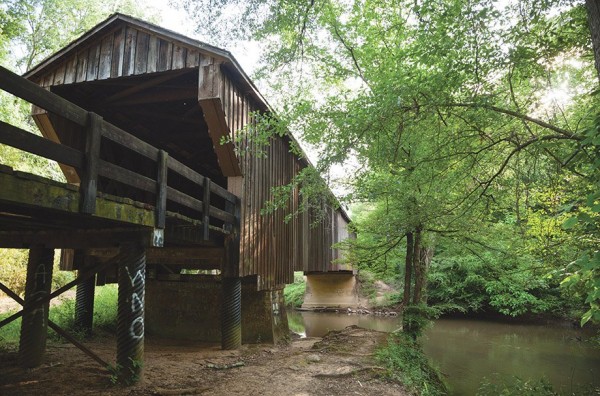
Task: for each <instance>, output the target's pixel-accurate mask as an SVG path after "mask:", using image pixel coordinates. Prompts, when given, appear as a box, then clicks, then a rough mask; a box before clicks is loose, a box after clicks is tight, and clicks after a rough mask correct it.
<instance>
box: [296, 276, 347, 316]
mask: <svg viewBox="0 0 600 396" xmlns="http://www.w3.org/2000/svg"><path fill="white" fill-rule="evenodd" d="M358 306H359V297H358V283H357V281H356V276H355V275H354V274H353V273H352V272H351V271H347V272H325V273H308V274H306V292H305V293H304V303H303V304H302V308H305V309H314V308H356V307H358Z"/></svg>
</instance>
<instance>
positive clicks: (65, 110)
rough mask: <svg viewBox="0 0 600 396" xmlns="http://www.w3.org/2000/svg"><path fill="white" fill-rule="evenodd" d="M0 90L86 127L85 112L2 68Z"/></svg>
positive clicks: (0, 70)
mask: <svg viewBox="0 0 600 396" xmlns="http://www.w3.org/2000/svg"><path fill="white" fill-rule="evenodd" d="M0 89H2V90H4V91H6V92H9V93H11V94H13V95H15V96H18V97H19V98H22V99H24V100H26V101H28V102H29V103H33V104H35V105H37V106H39V107H41V108H43V109H46V110H48V111H50V112H52V113H55V114H57V115H59V116H61V117H64V118H66V119H68V120H71V121H73V122H75V123H76V124H78V125H81V126H85V125H86V122H87V118H88V116H87V111H86V110H84V109H82V108H81V107H79V106H77V105H75V104H73V103H71V102H69V101H68V100H65V99H63V98H61V97H60V96H58V95H55V94H53V93H52V92H50V91H48V90H46V89H44V88H42V87H40V86H39V85H37V84H35V83H33V82H31V81H28V80H26V79H24V78H23V77H21V76H19V75H17V74H15V73H13V72H11V71H10V70H8V69H6V68H4V67H2V66H0Z"/></svg>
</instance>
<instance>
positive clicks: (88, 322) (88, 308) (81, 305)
mask: <svg viewBox="0 0 600 396" xmlns="http://www.w3.org/2000/svg"><path fill="white" fill-rule="evenodd" d="M95 288H96V275H95V274H94V275H93V276H92V277H91V278H89V279H87V280H85V281H83V282H82V283H80V284H78V285H77V292H76V294H75V328H76V329H77V330H78V331H81V332H82V333H83V334H84V335H85V336H89V335H90V334H91V333H92V325H93V322H94V290H95Z"/></svg>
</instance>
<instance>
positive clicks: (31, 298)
mask: <svg viewBox="0 0 600 396" xmlns="http://www.w3.org/2000/svg"><path fill="white" fill-rule="evenodd" d="M53 264H54V250H53V249H48V248H42V247H35V248H31V249H30V250H29V260H28V262H27V279H26V281H25V304H24V308H25V309H27V308H28V307H30V306H32V305H34V304H35V303H36V301H37V300H39V299H42V298H44V297H47V296H48V295H49V294H50V287H51V286H52V267H53ZM49 307H50V303H49V302H46V303H45V304H43V305H41V306H39V307H38V308H36V309H33V310H30V311H28V312H27V313H25V314H24V315H23V320H22V322H21V338H20V342H19V360H20V364H21V366H23V367H25V368H32V367H37V366H39V365H40V364H41V363H42V358H43V357H44V352H45V350H46V335H47V331H48V330H47V329H48V309H49Z"/></svg>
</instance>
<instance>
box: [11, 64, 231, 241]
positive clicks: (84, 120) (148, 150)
mask: <svg viewBox="0 0 600 396" xmlns="http://www.w3.org/2000/svg"><path fill="white" fill-rule="evenodd" d="M0 89H2V90H4V91H6V92H8V93H10V94H12V95H14V96H16V97H19V98H21V99H23V100H25V101H27V102H29V103H32V104H34V105H36V106H38V107H40V108H42V109H44V110H46V111H48V112H50V113H53V114H55V115H58V116H60V117H63V118H65V119H67V120H69V121H72V122H73V123H75V124H77V125H79V126H81V127H83V131H84V133H85V142H86V144H85V150H84V151H80V150H78V149H75V148H73V147H70V146H67V145H63V144H60V143H57V142H54V141H51V140H49V139H45V138H43V137H40V136H37V135H34V134H32V133H30V132H27V131H25V130H22V129H20V128H18V127H16V126H13V125H11V124H8V123H6V122H3V121H1V120H0V143H2V144H6V145H8V146H12V147H15V148H17V149H20V150H23V151H26V152H29V153H32V154H35V155H38V156H41V157H44V158H47V159H50V160H53V161H56V162H58V163H61V164H64V165H67V166H71V167H74V168H77V169H78V170H79V171H80V173H79V174H80V178H81V184H80V187H79V191H80V196H81V201H80V207H79V210H80V212H81V213H85V214H94V212H95V205H96V197H97V195H98V177H99V176H102V177H105V178H107V179H109V180H112V181H116V182H119V183H122V184H124V185H127V186H130V187H133V188H136V189H138V190H142V191H145V192H149V193H151V194H154V196H155V198H156V201H155V219H156V224H155V226H156V228H159V229H164V228H165V223H166V216H167V201H171V202H173V203H176V204H178V205H180V207H183V208H187V209H189V210H191V211H192V212H193V213H197V214H198V216H194V217H196V218H195V220H201V222H202V226H203V239H205V240H208V239H209V229H210V228H211V227H209V225H210V223H211V219H218V220H219V221H220V222H222V223H223V231H225V232H226V233H227V231H231V230H232V228H233V227H237V223H238V222H239V205H240V204H239V198H238V197H237V196H235V195H234V194H232V193H231V192H229V191H228V190H227V189H225V188H223V187H221V186H219V185H218V184H216V183H212V182H211V180H210V179H209V178H207V177H205V176H203V175H201V174H199V173H197V172H196V171H194V170H193V169H191V168H189V167H188V166H186V165H184V164H182V163H181V162H179V161H177V160H176V159H174V158H172V157H170V156H169V155H168V153H167V152H166V151H164V150H162V149H159V148H156V147H154V146H152V145H150V144H148V143H147V142H145V141H143V140H141V139H139V138H137V137H136V136H134V135H132V134H130V133H128V132H126V131H124V130H122V129H120V128H118V127H116V126H115V125H113V124H111V123H109V122H107V121H105V120H103V119H102V117H100V116H99V115H98V114H95V113H93V112H89V111H87V110H85V109H83V108H81V107H79V106H77V105H76V104H74V103H72V102H70V101H68V100H66V99H64V98H62V97H60V96H58V95H56V94H54V93H52V92H50V91H48V90H46V89H44V88H42V87H40V86H38V85H37V84H35V83H33V82H31V81H29V80H27V79H25V78H23V77H21V76H19V75H17V74H15V73H13V72H11V71H9V70H8V69H5V68H3V67H1V66H0ZM106 141H111V142H113V143H116V144H118V145H120V146H123V147H126V148H127V149H129V150H132V151H134V152H136V153H138V154H139V155H141V156H143V157H146V158H148V159H149V160H151V161H153V162H154V163H155V164H156V169H157V173H156V176H155V177H148V176H145V175H141V174H139V173H136V172H134V171H132V170H129V169H126V168H124V167H121V166H119V165H117V164H115V163H111V162H110V161H106V160H104V159H102V158H101V157H100V148H101V146H102V144H105V143H106ZM169 173H171V174H176V175H179V176H180V177H183V178H184V179H186V180H187V181H188V182H189V183H191V184H195V185H196V186H197V187H198V186H199V187H200V189H201V191H202V196H201V197H195V196H191V195H188V194H187V193H185V192H182V191H180V190H178V189H177V188H175V187H173V186H172V185H169V181H168V177H167V175H168V174H169ZM200 189H195V190H198V191H199V190H200ZM190 190H191V189H187V191H190ZM211 194H212V195H215V196H217V197H220V199H219V201H221V203H222V202H223V201H224V202H225V205H224V209H222V208H218V207H216V206H214V205H213V204H211ZM222 207H223V206H222ZM188 212H189V211H188Z"/></svg>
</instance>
